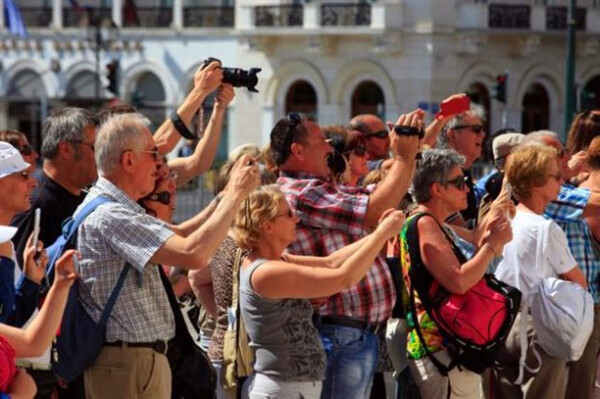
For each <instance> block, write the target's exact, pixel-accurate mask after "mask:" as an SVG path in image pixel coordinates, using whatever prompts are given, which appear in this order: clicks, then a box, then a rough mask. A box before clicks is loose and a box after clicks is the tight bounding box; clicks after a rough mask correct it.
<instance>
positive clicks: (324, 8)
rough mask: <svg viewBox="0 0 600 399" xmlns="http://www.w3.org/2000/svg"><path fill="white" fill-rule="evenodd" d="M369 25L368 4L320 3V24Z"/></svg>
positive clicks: (369, 9) (369, 8)
mask: <svg viewBox="0 0 600 399" xmlns="http://www.w3.org/2000/svg"><path fill="white" fill-rule="evenodd" d="M365 25H366V26H369V25H371V5H370V4H336V3H329V4H323V5H321V26H365Z"/></svg>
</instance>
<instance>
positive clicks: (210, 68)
mask: <svg viewBox="0 0 600 399" xmlns="http://www.w3.org/2000/svg"><path fill="white" fill-rule="evenodd" d="M222 82H223V70H222V69H221V62H220V61H219V60H214V61H213V62H209V63H208V64H207V63H206V61H204V62H203V63H202V65H201V66H200V68H198V70H197V71H196V74H195V75H194V89H197V90H199V91H201V92H203V93H204V94H205V95H208V94H210V93H212V92H213V91H215V90H217V88H218V87H219V86H221V83H222Z"/></svg>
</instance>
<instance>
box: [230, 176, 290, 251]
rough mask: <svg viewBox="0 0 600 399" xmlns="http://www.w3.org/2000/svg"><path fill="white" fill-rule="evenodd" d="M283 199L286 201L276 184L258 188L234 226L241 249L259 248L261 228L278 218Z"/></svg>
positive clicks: (246, 201)
mask: <svg viewBox="0 0 600 399" xmlns="http://www.w3.org/2000/svg"><path fill="white" fill-rule="evenodd" d="M281 199H285V196H284V195H283V192H282V191H281V190H280V189H279V187H278V186H276V185H274V184H272V185H268V186H261V187H258V188H257V189H256V190H254V191H253V192H252V193H251V194H250V195H249V196H248V198H246V200H245V201H244V203H243V204H242V206H241V207H240V209H239V210H238V213H237V215H236V217H235V222H234V225H233V228H234V231H235V237H236V238H235V239H236V242H237V244H238V245H239V247H240V248H243V249H248V250H252V249H254V248H256V247H257V246H258V241H259V240H260V236H261V228H260V226H261V224H262V223H263V222H268V221H269V220H272V219H274V218H275V217H276V216H277V214H278V213H279V201H281Z"/></svg>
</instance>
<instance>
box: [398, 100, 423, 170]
mask: <svg viewBox="0 0 600 399" xmlns="http://www.w3.org/2000/svg"><path fill="white" fill-rule="evenodd" d="M424 116H425V112H424V111H423V110H421V109H416V110H414V111H413V112H410V113H408V114H403V115H400V117H399V118H398V120H397V121H396V124H395V125H394V128H393V130H394V132H395V133H394V134H391V135H390V148H391V149H392V152H393V153H394V155H395V156H398V157H399V158H402V159H404V160H414V159H415V158H416V156H417V153H418V152H419V150H420V148H421V139H422V138H423V118H424Z"/></svg>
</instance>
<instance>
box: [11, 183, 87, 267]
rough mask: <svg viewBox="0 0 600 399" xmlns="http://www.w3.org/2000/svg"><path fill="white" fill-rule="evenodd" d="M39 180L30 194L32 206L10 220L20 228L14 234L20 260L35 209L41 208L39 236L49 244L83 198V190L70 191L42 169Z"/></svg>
mask: <svg viewBox="0 0 600 399" xmlns="http://www.w3.org/2000/svg"><path fill="white" fill-rule="evenodd" d="M38 183H39V184H38V186H37V187H36V188H35V189H34V190H33V192H32V194H31V209H29V210H28V211H27V212H24V213H20V214H18V215H17V216H15V218H14V219H13V220H12V222H11V224H12V225H13V226H16V227H17V228H18V229H19V230H18V231H17V234H15V236H14V237H13V243H14V244H15V247H16V252H17V259H18V260H19V264H20V263H22V260H23V251H24V250H25V245H26V244H27V239H28V238H29V235H30V234H31V232H32V231H33V219H34V214H35V209H36V208H40V209H41V211H42V212H41V218H40V236H39V239H40V240H41V241H42V242H43V243H44V246H45V247H49V246H50V245H52V243H54V241H56V239H57V238H58V236H60V234H61V232H62V223H63V221H64V220H65V219H66V218H68V217H70V216H72V215H73V213H74V212H75V210H76V209H77V207H78V206H79V204H81V203H82V202H83V199H84V198H85V193H83V192H82V193H81V195H73V194H72V193H71V192H69V191H67V190H66V189H65V188H63V187H62V186H61V185H59V184H58V183H56V182H55V181H54V180H52V179H51V178H50V177H48V175H46V174H45V173H42V175H41V177H40V179H39V182H38Z"/></svg>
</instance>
